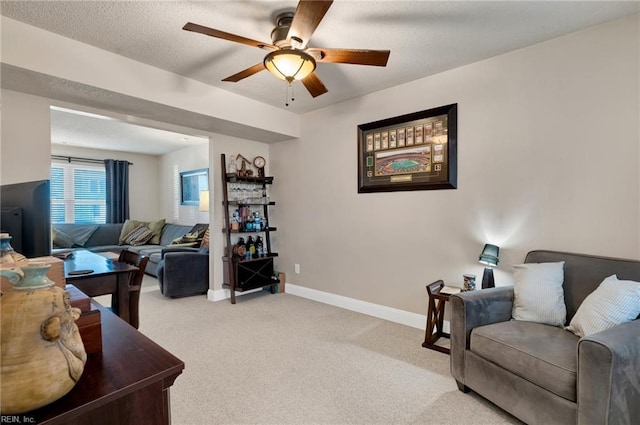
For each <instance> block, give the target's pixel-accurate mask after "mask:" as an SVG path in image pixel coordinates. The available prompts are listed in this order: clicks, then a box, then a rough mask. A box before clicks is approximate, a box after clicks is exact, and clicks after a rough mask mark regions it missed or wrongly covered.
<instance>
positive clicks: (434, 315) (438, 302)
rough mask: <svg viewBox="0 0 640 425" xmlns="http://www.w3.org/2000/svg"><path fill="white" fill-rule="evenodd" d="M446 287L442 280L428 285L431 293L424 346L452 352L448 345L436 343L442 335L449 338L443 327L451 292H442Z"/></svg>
mask: <svg viewBox="0 0 640 425" xmlns="http://www.w3.org/2000/svg"><path fill="white" fill-rule="evenodd" d="M443 287H444V282H443V281H442V280H436V281H435V282H433V283H431V284H429V285H427V294H428V295H429V301H428V302H429V306H428V308H427V328H426V330H425V333H424V342H423V343H422V346H423V347H424V348H430V349H431V350H436V351H440V352H441V353H446V354H450V350H449V349H448V348H447V347H441V346H439V345H436V344H435V342H436V341H437V340H438V339H440V337H445V338H449V336H450V335H449V334H448V333H446V332H444V331H443V329H442V327H443V324H444V306H445V303H446V302H447V301H449V297H450V295H449V294H441V293H440V290H441V289H442V288H443Z"/></svg>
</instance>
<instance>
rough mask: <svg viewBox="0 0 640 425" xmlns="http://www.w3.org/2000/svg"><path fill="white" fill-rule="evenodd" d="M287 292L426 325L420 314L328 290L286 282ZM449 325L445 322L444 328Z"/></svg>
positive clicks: (404, 323) (416, 325)
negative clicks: (332, 292)
mask: <svg viewBox="0 0 640 425" xmlns="http://www.w3.org/2000/svg"><path fill="white" fill-rule="evenodd" d="M285 288H286V290H285V292H286V293H287V294H291V295H296V296H298V297H302V298H308V299H310V300H314V301H318V302H321V303H325V304H329V305H333V306H336V307H340V308H344V309H347V310H351V311H356V312H358V313H362V314H366V315H369V316H373V317H377V318H379V319H384V320H389V321H390V322H395V323H400V324H402V325H406V326H411V327H412V328H417V329H423V330H424V329H425V327H426V326H427V317H426V316H425V315H422V314H417V313H411V312H408V311H404V310H399V309H397V308H393V307H387V306H384V305H380V304H374V303H370V302H367V301H361V300H357V299H355V298H349V297H344V296H342V295H336V294H331V293H329V292H323V291H318V290H317V289H311V288H305V287H304V286H298V285H294V284H292V283H287V284H286V285H285ZM448 327H449V324H448V323H445V326H444V328H445V329H447V328H448Z"/></svg>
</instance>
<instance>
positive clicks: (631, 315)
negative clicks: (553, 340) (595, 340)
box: [566, 275, 640, 337]
mask: <svg viewBox="0 0 640 425" xmlns="http://www.w3.org/2000/svg"><path fill="white" fill-rule="evenodd" d="M639 314H640V282H634V281H633V280H618V277H617V276H616V275H613V276H609V277H608V278H606V279H605V280H603V281H602V283H601V284H600V285H599V286H598V287H597V288H596V290H595V291H593V292H592V293H590V294H589V295H588V296H587V298H585V300H584V301H583V302H582V304H580V307H579V308H578V311H577V312H576V314H575V315H574V316H573V319H571V323H570V324H569V326H567V328H566V329H567V330H570V331H571V332H573V333H574V334H576V335H578V336H579V337H583V336H588V335H591V334H595V333H598V332H602V331H605V330H607V329H609V328H612V327H614V326H617V325H620V324H622V323H626V322H630V321H632V320H635V319H636V318H637V317H638V315H639Z"/></svg>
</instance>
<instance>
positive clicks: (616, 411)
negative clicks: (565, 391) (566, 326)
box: [577, 320, 640, 424]
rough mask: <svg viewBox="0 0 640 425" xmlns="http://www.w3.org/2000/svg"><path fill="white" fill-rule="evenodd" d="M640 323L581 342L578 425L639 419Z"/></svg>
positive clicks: (627, 325) (605, 332) (616, 328)
mask: <svg viewBox="0 0 640 425" xmlns="http://www.w3.org/2000/svg"><path fill="white" fill-rule="evenodd" d="M638 359H640V320H634V321H633V322H629V323H624V324H622V325H618V326H615V327H613V328H610V329H607V330H606V331H603V332H598V333H597V334H593V335H589V336H586V337H584V338H582V339H580V341H579V342H578V388H577V390H578V424H595V423H599V424H634V423H637V421H638V418H640V361H639V360H638Z"/></svg>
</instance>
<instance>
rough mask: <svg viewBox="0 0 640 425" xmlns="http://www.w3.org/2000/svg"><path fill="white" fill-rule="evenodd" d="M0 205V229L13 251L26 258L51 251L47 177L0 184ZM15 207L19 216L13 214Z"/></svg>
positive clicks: (49, 200) (49, 203) (49, 194)
mask: <svg viewBox="0 0 640 425" xmlns="http://www.w3.org/2000/svg"><path fill="white" fill-rule="evenodd" d="M0 208H1V210H2V216H1V217H0V230H1V231H2V233H9V234H10V235H11V236H12V240H11V246H13V249H15V250H16V252H19V253H20V254H22V255H24V256H26V257H28V258H33V257H42V256H45V255H51V192H50V182H49V180H38V181H33V182H26V183H15V184H5V185H1V186H0ZM18 208H19V209H20V211H21V213H22V219H21V220H19V219H18V218H17V215H18V213H17V212H16V209H18ZM20 227H21V228H20Z"/></svg>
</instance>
